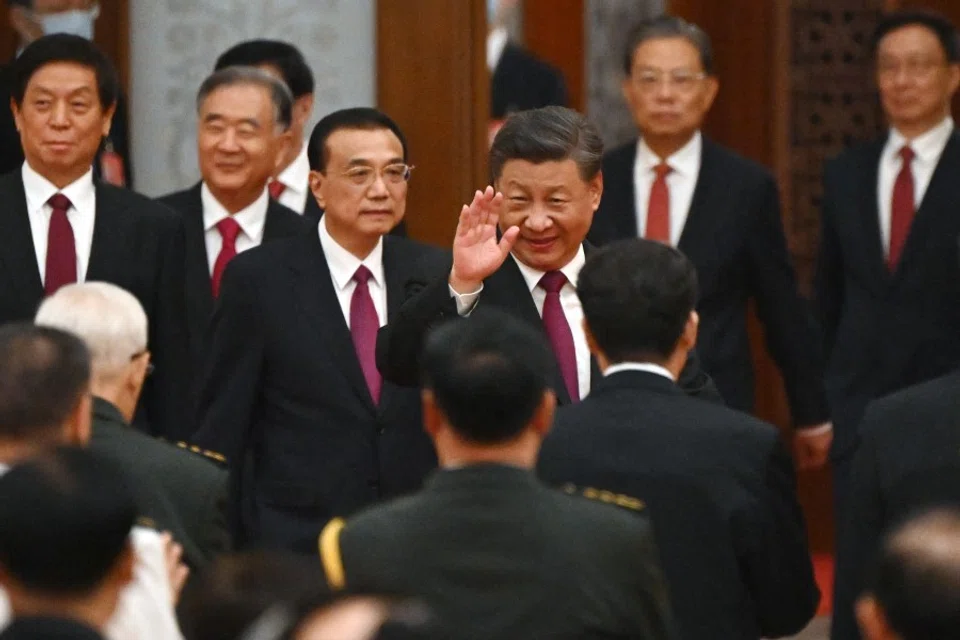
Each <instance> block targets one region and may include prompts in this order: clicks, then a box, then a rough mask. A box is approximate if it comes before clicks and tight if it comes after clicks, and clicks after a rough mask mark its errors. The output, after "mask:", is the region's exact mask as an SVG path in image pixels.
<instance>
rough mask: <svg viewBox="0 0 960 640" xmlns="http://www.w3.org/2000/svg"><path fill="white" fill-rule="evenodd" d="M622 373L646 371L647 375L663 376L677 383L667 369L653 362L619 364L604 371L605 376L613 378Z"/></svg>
mask: <svg viewBox="0 0 960 640" xmlns="http://www.w3.org/2000/svg"><path fill="white" fill-rule="evenodd" d="M621 371H644V372H646V373H653V374H656V375H658V376H663V377H664V378H668V379H670V380H673V381H674V382H676V380H674V379H673V374H672V373H670V372H669V371H668V370H667V369H666V367H661V366H660V365H658V364H653V363H652V362H619V363H617V364H613V365H610V366H609V367H607V368H606V369H604V370H603V376H604V377H607V376H612V375H613V374H615V373H620V372H621Z"/></svg>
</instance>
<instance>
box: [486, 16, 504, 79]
mask: <svg viewBox="0 0 960 640" xmlns="http://www.w3.org/2000/svg"><path fill="white" fill-rule="evenodd" d="M507 40H509V37H508V35H507V28H506V27H497V28H496V29H494V30H493V31H491V32H490V33H488V34H487V69H489V70H490V71H493V70H494V69H496V68H497V65H498V64H500V58H502V57H503V50H504V49H506V47H507Z"/></svg>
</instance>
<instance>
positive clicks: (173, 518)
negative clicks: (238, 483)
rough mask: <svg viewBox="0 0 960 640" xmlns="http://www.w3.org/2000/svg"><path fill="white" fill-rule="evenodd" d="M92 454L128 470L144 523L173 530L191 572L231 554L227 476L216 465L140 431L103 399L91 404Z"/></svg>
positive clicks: (174, 537)
mask: <svg viewBox="0 0 960 640" xmlns="http://www.w3.org/2000/svg"><path fill="white" fill-rule="evenodd" d="M90 449H91V450H93V451H95V452H97V453H100V454H102V455H104V456H106V457H108V458H111V459H113V460H114V461H116V462H117V464H119V465H121V466H122V467H123V468H124V471H125V472H126V473H127V474H128V476H129V477H130V479H131V480H132V481H133V488H134V492H135V493H136V496H137V503H138V504H137V506H138V507H139V508H140V515H141V517H143V518H146V519H148V520H149V522H145V523H144V524H145V525H146V526H150V527H151V528H154V529H158V530H160V531H169V532H170V533H171V534H172V535H173V539H174V540H176V541H177V542H178V543H179V544H180V545H181V546H182V547H183V555H184V560H185V561H186V562H187V564H188V565H190V567H191V568H193V569H194V570H197V569H202V568H203V567H205V566H207V565H208V564H209V563H210V561H211V560H213V558H214V557H215V556H216V555H217V554H220V553H225V552H227V551H228V550H229V549H230V536H229V534H228V532H227V519H226V503H227V500H226V499H227V474H226V472H225V471H223V470H222V469H219V468H218V467H217V466H216V465H215V464H214V463H213V462H211V461H208V460H205V459H204V458H202V457H200V456H198V455H197V454H194V453H190V452H189V451H184V450H182V449H178V448H177V447H175V446H173V445H171V444H167V443H166V442H161V441H159V440H156V439H154V438H151V437H150V436H148V435H146V434H144V433H141V432H139V431H136V430H135V429H133V428H131V427H130V426H128V425H127V424H126V423H125V421H124V419H123V416H122V415H121V414H120V411H119V410H117V408H116V407H115V406H113V405H112V404H110V403H109V402H107V401H106V400H103V399H102V398H94V401H93V438H92V439H91V441H90Z"/></svg>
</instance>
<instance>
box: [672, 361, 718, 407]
mask: <svg viewBox="0 0 960 640" xmlns="http://www.w3.org/2000/svg"><path fill="white" fill-rule="evenodd" d="M677 384H678V385H680V388H681V389H683V390H684V391H686V392H687V395H689V396H693V397H694V398H700V399H701V400H707V401H709V402H715V403H717V404H724V402H723V397H722V396H721V395H720V391H719V389H717V385H715V384H714V383H713V378H711V377H710V376H709V374H707V372H706V371H704V370H703V367H702V366H700V356H698V355H697V351H696V349H694V350H692V351H691V352H690V354H689V355H688V356H687V363H686V364H685V365H683V369H682V370H681V371H680V377H679V378H678V379H677Z"/></svg>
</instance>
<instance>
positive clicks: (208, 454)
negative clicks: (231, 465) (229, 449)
mask: <svg viewBox="0 0 960 640" xmlns="http://www.w3.org/2000/svg"><path fill="white" fill-rule="evenodd" d="M176 445H177V446H178V447H180V448H181V449H185V450H186V451H190V452H191V453H196V454H198V455H201V456H203V457H205V458H209V459H211V460H213V461H214V462H219V463H220V464H227V458H226V457H225V456H224V455H223V454H221V453H217V452H216V451H210V450H209V449H201V448H200V447H198V446H197V445H195V444H189V443H187V442H184V441H183V440H181V441H179V442H177V443H176Z"/></svg>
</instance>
